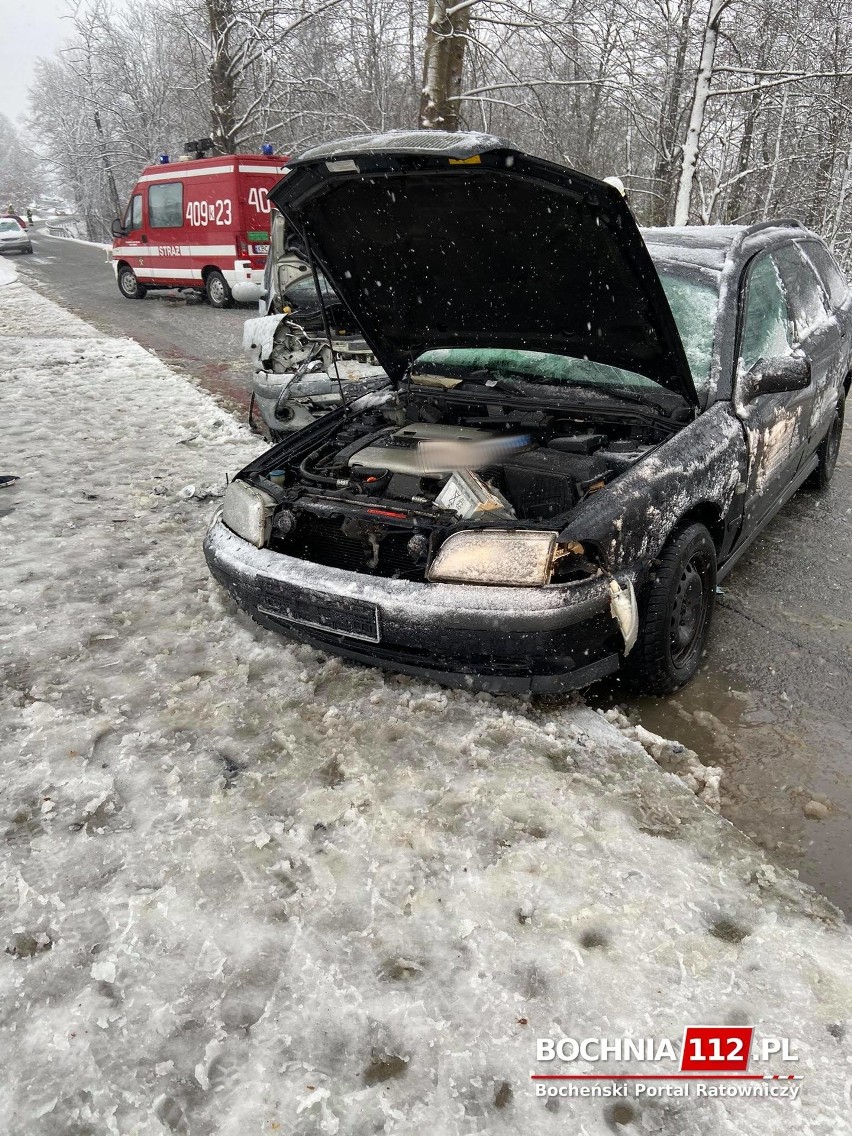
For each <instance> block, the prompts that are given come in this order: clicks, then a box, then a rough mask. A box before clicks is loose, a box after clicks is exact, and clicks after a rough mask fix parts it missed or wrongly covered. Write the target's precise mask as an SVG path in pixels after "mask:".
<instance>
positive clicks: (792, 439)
mask: <svg viewBox="0 0 852 1136" xmlns="http://www.w3.org/2000/svg"><path fill="white" fill-rule="evenodd" d="M742 305H743V306H742V312H741V319H740V328H741V332H740V345H739V363H738V368H737V376H736V381H735V385H734V408H735V410H736V413H737V415H738V416H739V418H740V420H741V421H742V423H743V427H744V429H745V433H746V439H747V443H748V473H747V475H746V483H745V497H746V499H745V510H744V518H743V522H744V532H745V533H746V534H747V533H748V532H750V531H751V530H752V529H753V528H754V527H755V526H756V525H759V524H760V522H761V521H762V520H763V519H764V518H765V516H766V514H767V513H768V512H769V511H770V510H771V509H772V508H773V506H774V505H775V503H776V501H777V500H778V498H779V497H780V495H781V494H782V493H783V491H784V489H785V488H786V487H787V485H789V483H790V481H791V480H792V478H793V477H794V476H795V473H796V471H797V469H798V468H799V465H800V463H801V461H802V458H803V455H804V451H805V447H806V444H807V440H808V436H809V432H810V418H811V407H812V403H813V393H812V390H811V389H810V387H809V388H807V389H805V390H799V391H792V392H785V393H783V394H762V395H758V396H757V397H756V398H755V397H751V396H750V380H751V376H752V374H753V373H754V372H755V371H756V369H757V368H758V367H759V366H760V363H761V361H762V360H764V359H771V358H775V357H778V356H785V355H792V354H793V352H794V350H795V338H794V327H793V320H792V315H791V311H790V306H789V298H788V294H787V290H786V288H785V286H784V280H783V278H782V276H781V273H780V271H779V266H778V264H777V262H776V259H775V254H774V253H771V252H764V253H760V254H759V255H758V256H757V257H755V258H754V260H753V261H752V262H751V264H750V265H749V267H748V269H747V278H746V287H745V291H744V296H743V300H742Z"/></svg>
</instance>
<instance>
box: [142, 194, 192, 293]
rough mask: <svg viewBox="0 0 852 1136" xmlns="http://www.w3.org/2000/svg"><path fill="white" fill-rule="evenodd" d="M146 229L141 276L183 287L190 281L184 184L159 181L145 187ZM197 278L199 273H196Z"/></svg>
mask: <svg viewBox="0 0 852 1136" xmlns="http://www.w3.org/2000/svg"><path fill="white" fill-rule="evenodd" d="M148 229H149V231H150V234H151V247H150V248H149V250H148V252H147V253H146V261H145V269H144V270H143V271H144V272H145V275H144V276H140V274H139V273H138V272H137V273H136V275H137V276H139V278H140V280H142V279H146V280H153V281H154V282H156V283H158V284H159V283H162V284H166V285H173V284H186V283H188V282H189V281H190V280H192V279H193V274H192V272H191V271H190V269H189V268H188V266H187V265H188V261H187V258H186V256H185V255H184V254H183V250H182V247H181V241H182V240H183V239H184V215H183V182H182V181H158V182H153V183H152V184H151V185H149V186H148ZM197 275H198V278H199V279H200V273H198V274H197Z"/></svg>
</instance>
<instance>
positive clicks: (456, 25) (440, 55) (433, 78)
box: [420, 0, 474, 130]
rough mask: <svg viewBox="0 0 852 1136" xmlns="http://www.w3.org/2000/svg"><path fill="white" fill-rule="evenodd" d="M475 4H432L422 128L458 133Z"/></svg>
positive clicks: (432, 0) (442, 0)
mask: <svg viewBox="0 0 852 1136" xmlns="http://www.w3.org/2000/svg"><path fill="white" fill-rule="evenodd" d="M473 3H474V0H462V2H461V3H457V4H454V5H450V4H448V3H447V0H429V26H428V28H427V30H426V50H425V54H424V57H423V90H422V92H421V96H420V127H421V128H422V129H423V130H458V128H459V101H458V98H459V95H460V94H461V80H462V69H463V67H464V49H465V43H466V37H467V32H468V27H469V24H470V10H471V8H472V7H473Z"/></svg>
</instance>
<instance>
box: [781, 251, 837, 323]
mask: <svg viewBox="0 0 852 1136" xmlns="http://www.w3.org/2000/svg"><path fill="white" fill-rule="evenodd" d="M772 259H773V260H774V261H775V263H776V264H777V266H778V271H779V272H780V273H781V281H782V283H783V285H784V290H785V291H786V293H787V301H788V306H789V309H790V317H791V319H792V320H793V331H794V334H795V338H796V341H797V342H798V343H801V342H802V340H803V339H804V338H805V337H806V336H807V335H808V334H809V333H810V332H811V331H812V330H813V328H815V327H816V325H817V324H818V323H820V322H821V321H822V320H824V319H825V318H826V317H827V316H828V308H827V306H826V297H825V293H824V292H823V290H822V284H820V282H819V280H818V279H817V275H816V273H815V272H814V270H813V268H812V267H811V265H810V263H809V262H808V261H807V260H806V259H805V257H804V256H803V255H802V254H801V252H800V251H799V249H798V247H797V246H796V245H785V246H784V248H781V249H778V251H777V252H774V253H773V254H772Z"/></svg>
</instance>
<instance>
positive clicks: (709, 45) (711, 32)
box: [674, 0, 730, 225]
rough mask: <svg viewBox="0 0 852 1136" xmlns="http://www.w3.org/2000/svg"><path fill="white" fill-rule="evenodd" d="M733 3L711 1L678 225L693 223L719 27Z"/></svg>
mask: <svg viewBox="0 0 852 1136" xmlns="http://www.w3.org/2000/svg"><path fill="white" fill-rule="evenodd" d="M729 3H730V0H710V7H709V9H708V11H707V23H706V24H705V26H704V38H703V40H702V43H701V59H700V61H699V64H698V73H697V74H696V76H695V89H694V91H693V94H692V107H691V110H690V114H689V126H688V127H687V130H686V140H685V141H684V144H683V157H682V159H681V166H680V179H679V181H678V187H677V198H676V200H675V211H674V223H675V224H676V225H688V224H689V203H690V201H691V200H692V186H693V184H694V182H695V169H696V166H697V165H698V155H699V147H700V143H701V131H702V129H703V127H704V115H705V112H706V110H707V98H708V96H709V94H710V86H711V84H712V82H713V68H714V65H715V62H716V44H717V42H718V39H719V26H720V25H721V22H722V13H723V12H724V10H725V8H727V6H728V4H729Z"/></svg>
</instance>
